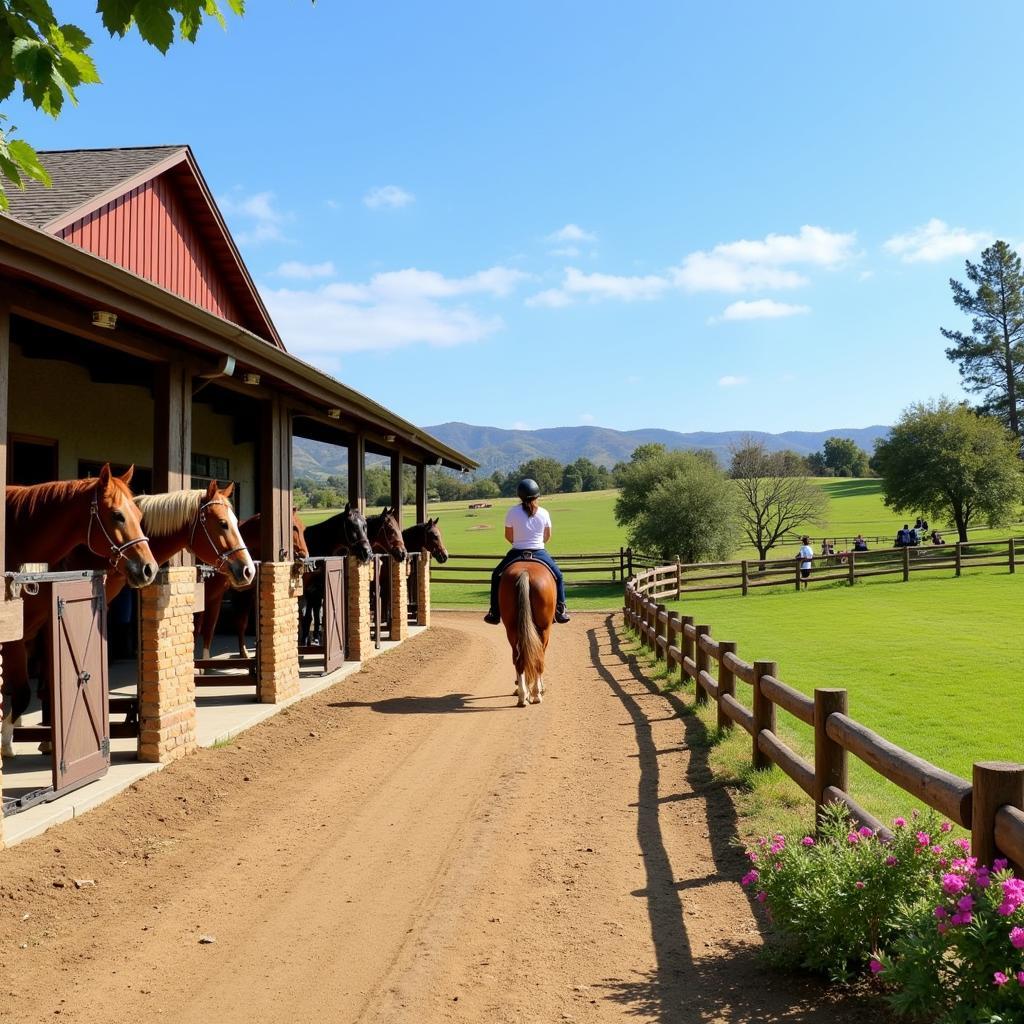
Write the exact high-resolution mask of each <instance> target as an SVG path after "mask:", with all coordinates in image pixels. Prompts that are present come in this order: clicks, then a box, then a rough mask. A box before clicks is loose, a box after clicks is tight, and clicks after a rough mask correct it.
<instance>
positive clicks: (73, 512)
mask: <svg viewBox="0 0 1024 1024" xmlns="http://www.w3.org/2000/svg"><path fill="white" fill-rule="evenodd" d="M134 472H135V467H134V466H130V467H129V468H128V471H127V472H126V473H125V474H124V475H123V476H120V477H117V476H114V475H113V474H112V473H111V472H110V466H109V464H108V465H105V466H104V467H103V469H101V470H100V475H99V476H98V477H91V478H89V479H88V480H60V481H56V482H53V483H46V484H36V485H35V486H33V487H16V486H11V487H8V488H7V538H6V548H5V557H6V562H7V565H8V566H10V567H12V568H13V567H14V566H17V565H21V564H24V563H26V562H45V563H47V564H48V565H54V566H55V565H56V564H57V563H58V562H60V561H61V560H62V559H64V558H66V557H67V556H68V555H70V554H71V552H72V551H73V550H74V549H75V548H76V547H78V546H79V545H85V546H86V547H87V548H88V549H89V550H90V551H91V552H92V553H93V554H94V555H99V556H100V557H101V558H103V559H105V565H106V566H107V568H108V569H109V571H110V572H111V573H112V574H118V575H123V576H124V577H125V578H126V582H127V583H128V585H129V586H130V587H144V586H146V585H147V584H149V583H152V582H153V580H154V579H155V578H156V574H157V570H158V568H159V566H158V565H157V563H156V561H155V560H154V558H153V554H152V552H151V551H150V549H149V543H148V540H147V538H146V536H145V535H144V534H143V532H142V513H141V511H140V510H139V508H138V507H137V506H136V504H135V502H134V501H133V500H132V492H131V490H130V489H129V487H128V484H129V483H130V482H131V479H132V474H133V473H134ZM48 616H49V602H48V601H47V600H46V599H45V598H44V597H42V596H38V597H31V596H26V598H25V611H24V629H23V635H22V638H21V639H20V640H13V641H10V642H8V643H5V644H4V645H3V690H2V692H3V697H4V717H3V725H2V726H0V753H2V755H3V756H4V757H11V756H13V754H14V747H13V740H14V719H15V718H19V717H20V716H21V714H22V713H23V712H24V711H25V709H26V708H27V707H28V705H29V700H30V699H31V691H30V688H29V684H28V655H27V644H28V643H30V642H31V641H32V640H34V639H35V637H36V636H37V635H38V634H39V632H40V630H41V629H42V628H43V626H44V625H45V624H46V621H47V618H48Z"/></svg>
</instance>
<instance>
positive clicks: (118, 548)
mask: <svg viewBox="0 0 1024 1024" xmlns="http://www.w3.org/2000/svg"><path fill="white" fill-rule="evenodd" d="M94 519H95V520H96V522H97V523H99V524H100V529H101V530H102V531H103V537H104V539H105V540H106V542H107V545H108V546H109V547H110V554H109V555H108V556H107V561H108V562H109V563H110V568H111V569H113V570H114V571H115V572H116V571H117V567H118V566H119V565H120V564H121V562H122V560H123V559H124V557H125V554H124V553H125V551H126V550H127V549H128V548H131V547H134V546H135V545H136V544H148V543H149V538H148V537H145V536H143V537H136V538H135V540H126V541H125V542H124V543H123V544H115V543H114V538H113V537H111V536H110V534H109V533H107V528H106V527H105V526H104V525H103V519H102V517H101V516H100V503H99V500H98V499H97V498H96V496H95V495H94V496H93V499H92V504H91V505H90V506H89V528H88V529H87V530H86V531H85V546H86V547H87V548H88V549H89V550H90V551H91V552H92V553H93V554H94V555H99V552H98V551H95V550H93V546H92V523H93V520H94Z"/></svg>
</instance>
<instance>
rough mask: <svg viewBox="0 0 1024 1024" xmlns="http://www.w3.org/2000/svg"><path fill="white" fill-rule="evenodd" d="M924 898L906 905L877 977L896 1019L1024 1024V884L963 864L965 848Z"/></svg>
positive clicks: (996, 869) (998, 866)
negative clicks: (886, 991) (885, 987)
mask: <svg viewBox="0 0 1024 1024" xmlns="http://www.w3.org/2000/svg"><path fill="white" fill-rule="evenodd" d="M958 842H959V843H960V845H961V849H960V850H959V851H958V852H959V856H957V857H955V858H953V859H951V860H950V862H949V864H948V865H947V867H946V869H945V870H944V871H943V872H942V874H941V875H940V877H939V879H938V884H937V885H936V886H935V888H934V890H933V891H932V892H931V893H930V894H929V895H930V896H931V897H932V898H927V897H926V898H924V899H920V900H918V901H916V902H914V903H908V905H907V906H906V907H905V909H904V910H903V913H902V914H901V915H900V920H899V921H898V922H897V928H898V935H897V937H896V938H895V940H894V941H893V942H892V944H891V946H890V949H889V953H888V954H885V953H881V954H879V955H878V956H877V957H876V958H875V960H874V964H875V965H877V966H876V967H874V970H875V973H876V974H877V975H878V976H879V977H880V978H881V979H882V980H883V981H885V982H886V984H887V985H888V986H890V987H891V990H892V995H891V999H892V1003H893V1006H894V1007H895V1008H896V1009H897V1010H898V1011H900V1012H901V1013H904V1014H907V1015H910V1016H915V1017H924V1018H926V1019H928V1020H936V1021H939V1022H941V1024H996V1022H1001V1024H1011V1022H1012V1024H1021V1022H1024V879H1020V878H1016V877H1014V875H1013V872H1012V871H1009V870H1008V869H1007V864H1006V861H1004V860H1003V861H1001V860H997V861H996V862H995V863H994V864H993V865H992V867H991V868H988V867H986V866H985V865H984V864H978V862H977V861H976V860H975V858H974V857H968V856H967V855H966V854H967V848H968V844H967V842H966V840H960V841H958Z"/></svg>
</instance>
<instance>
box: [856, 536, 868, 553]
mask: <svg viewBox="0 0 1024 1024" xmlns="http://www.w3.org/2000/svg"><path fill="white" fill-rule="evenodd" d="M867 549H868V542H867V541H866V540H865V539H864V535H863V534H860V533H858V534H857V536H856V537H854V538H853V550H854V551H867Z"/></svg>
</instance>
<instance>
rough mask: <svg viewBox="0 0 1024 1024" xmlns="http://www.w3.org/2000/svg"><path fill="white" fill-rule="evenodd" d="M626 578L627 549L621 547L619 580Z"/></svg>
mask: <svg viewBox="0 0 1024 1024" xmlns="http://www.w3.org/2000/svg"><path fill="white" fill-rule="evenodd" d="M625 578H626V549H625V548H624V547H622V545H621V544H620V545H619V579H620V580H624V579H625Z"/></svg>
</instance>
